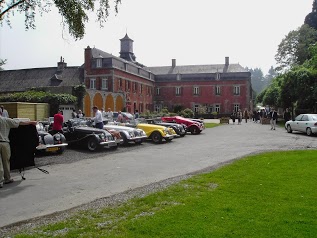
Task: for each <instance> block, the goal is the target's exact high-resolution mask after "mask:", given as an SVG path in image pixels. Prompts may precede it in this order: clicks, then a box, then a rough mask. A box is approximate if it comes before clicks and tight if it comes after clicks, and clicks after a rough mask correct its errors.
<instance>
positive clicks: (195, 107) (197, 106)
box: [194, 104, 199, 113]
mask: <svg viewBox="0 0 317 238" xmlns="http://www.w3.org/2000/svg"><path fill="white" fill-rule="evenodd" d="M198 109H199V105H197V104H195V106H194V112H195V113H198Z"/></svg>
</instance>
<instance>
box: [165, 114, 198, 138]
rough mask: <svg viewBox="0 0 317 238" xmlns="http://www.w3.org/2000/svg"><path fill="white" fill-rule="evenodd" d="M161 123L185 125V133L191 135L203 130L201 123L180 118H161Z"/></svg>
mask: <svg viewBox="0 0 317 238" xmlns="http://www.w3.org/2000/svg"><path fill="white" fill-rule="evenodd" d="M162 121H165V122H173V123H178V124H185V125H186V126H187V128H186V130H187V132H190V133H191V134H193V135H197V134H199V133H200V132H201V131H202V130H204V126H203V123H200V122H197V121H192V120H190V119H187V118H184V117H180V116H172V117H162Z"/></svg>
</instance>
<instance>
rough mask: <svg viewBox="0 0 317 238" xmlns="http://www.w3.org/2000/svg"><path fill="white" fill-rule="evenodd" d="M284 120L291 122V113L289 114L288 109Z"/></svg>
mask: <svg viewBox="0 0 317 238" xmlns="http://www.w3.org/2000/svg"><path fill="white" fill-rule="evenodd" d="M283 118H284V121H285V122H287V121H289V120H291V113H290V112H289V110H288V108H286V109H285V112H284V115H283Z"/></svg>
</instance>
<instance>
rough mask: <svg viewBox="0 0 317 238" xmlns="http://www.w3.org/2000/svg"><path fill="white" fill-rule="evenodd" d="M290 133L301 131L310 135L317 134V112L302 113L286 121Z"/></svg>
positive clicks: (286, 127)
mask: <svg viewBox="0 0 317 238" xmlns="http://www.w3.org/2000/svg"><path fill="white" fill-rule="evenodd" d="M285 129H286V130H287V132H288V133H292V132H293V131H300V132H304V133H306V134H307V135H308V136H311V135H313V134H317V114H300V115H298V116H297V117H296V118H295V119H294V120H291V121H287V122H286V123H285Z"/></svg>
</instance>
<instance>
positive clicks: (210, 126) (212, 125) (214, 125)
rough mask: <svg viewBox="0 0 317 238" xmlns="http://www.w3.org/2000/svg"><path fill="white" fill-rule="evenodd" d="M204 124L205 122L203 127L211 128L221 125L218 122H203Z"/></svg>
mask: <svg viewBox="0 0 317 238" xmlns="http://www.w3.org/2000/svg"><path fill="white" fill-rule="evenodd" d="M204 124H205V128H213V127H216V126H220V125H221V124H219V123H204Z"/></svg>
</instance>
